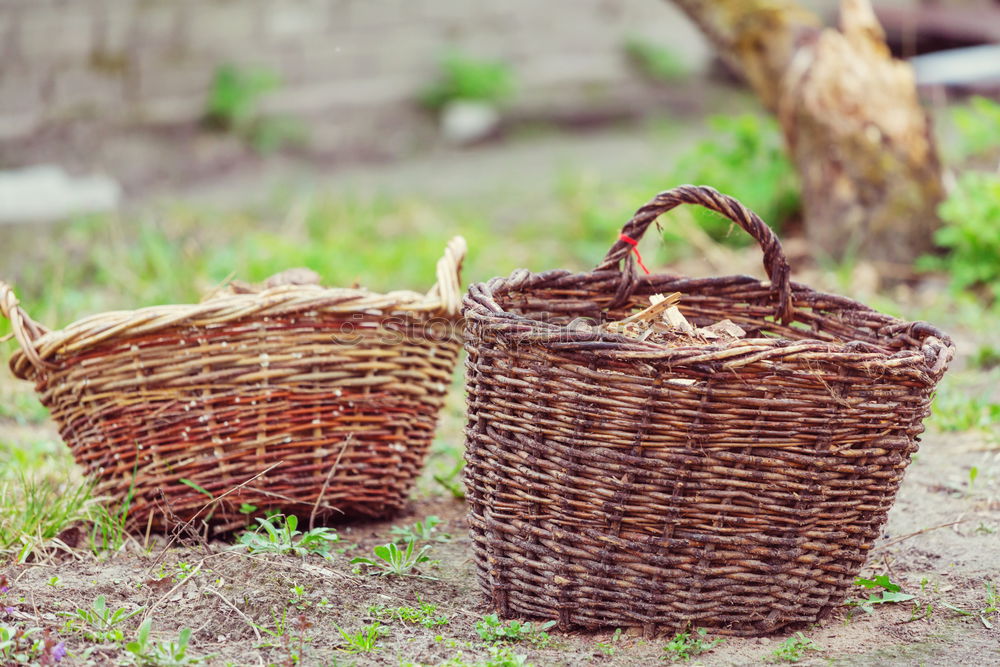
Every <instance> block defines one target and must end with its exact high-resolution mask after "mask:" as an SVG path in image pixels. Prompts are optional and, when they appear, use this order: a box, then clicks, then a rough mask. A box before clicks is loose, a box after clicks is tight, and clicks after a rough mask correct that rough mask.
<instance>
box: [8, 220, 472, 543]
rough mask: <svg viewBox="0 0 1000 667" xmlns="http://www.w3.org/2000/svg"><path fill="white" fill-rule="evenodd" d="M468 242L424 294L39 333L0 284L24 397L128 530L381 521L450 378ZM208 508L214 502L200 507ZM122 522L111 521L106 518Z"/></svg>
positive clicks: (244, 298) (303, 294) (298, 294)
mask: <svg viewBox="0 0 1000 667" xmlns="http://www.w3.org/2000/svg"><path fill="white" fill-rule="evenodd" d="M464 254H465V241H464V240H463V239H462V238H461V237H456V238H455V239H453V240H452V241H451V242H450V243H449V244H448V247H447V249H446V251H445V253H444V257H442V259H441V260H440V261H439V262H438V265H437V284H436V285H435V286H434V287H433V288H432V289H431V290H430V292H429V293H427V294H418V293H416V292H409V291H398V292H390V293H388V294H376V293H373V292H369V291H367V290H364V289H344V288H324V287H320V286H319V285H281V286H276V287H272V288H267V289H263V290H262V291H259V292H254V293H247V294H233V293H226V292H224V293H221V294H219V295H217V296H215V297H213V298H211V299H209V300H207V301H205V302H203V303H200V304H192V305H167V306H155V307H150V308H143V309H141V310H135V311H122V312H109V313H104V314H100V315H95V316H92V317H88V318H86V319H83V320H80V321H78V322H75V323H73V324H70V325H69V326H67V327H66V328H65V329H62V330H60V331H49V330H48V329H46V328H45V327H43V326H41V325H39V324H38V323H36V322H34V321H33V320H32V319H31V318H30V317H28V315H27V314H25V312H24V311H23V310H22V309H21V307H20V305H19V303H18V300H17V298H16V297H15V296H14V292H13V290H12V289H11V287H10V286H9V285H7V284H5V283H2V282H0V310H2V313H3V315H4V316H5V317H7V318H9V319H10V321H11V325H12V330H13V335H14V337H15V338H16V339H17V341H18V343H19V344H20V349H19V350H17V351H16V352H15V353H14V354H13V356H12V357H11V360H10V367H11V369H12V370H13V372H14V374H15V375H16V376H17V377H19V378H23V379H25V380H30V381H32V382H34V383H35V387H36V390H37V392H38V394H39V396H40V398H41V401H42V403H44V404H45V406H46V407H48V408H49V410H50V411H51V413H52V417H53V419H54V420H55V422H56V424H57V425H58V427H59V431H60V433H61V435H62V437H63V439H64V440H65V441H66V443H67V444H68V445H69V447H70V448H71V450H72V452H73V455H74V457H75V458H76V460H77V462H79V464H80V465H82V466H83V467H84V468H85V470H86V471H87V472H88V473H89V474H91V475H93V476H94V477H95V478H96V480H97V487H96V493H98V494H100V495H103V496H109V497H110V498H111V499H113V500H114V502H115V503H116V504H120V503H123V502H124V501H125V500H126V498H127V497H128V494H130V493H131V494H132V497H131V500H130V502H129V504H130V507H129V511H128V524H129V525H130V526H131V527H133V528H140V529H141V528H145V527H147V526H150V527H153V528H157V529H162V528H165V527H168V526H171V525H175V524H177V523H178V522H184V521H189V520H191V519H193V518H195V517H198V519H199V520H208V521H209V522H210V524H211V525H212V526H213V528H214V529H215V530H216V531H224V530H227V529H232V528H235V527H238V526H242V525H244V524H245V523H246V521H247V517H246V516H245V515H244V514H242V513H241V512H240V508H241V505H243V504H244V503H246V504H249V505H253V506H255V507H256V508H257V509H258V510H259V511H263V510H266V509H278V508H280V509H281V510H282V511H285V512H288V513H296V514H299V515H300V516H303V515H305V516H309V517H310V518H316V517H321V518H327V517H331V516H338V515H373V516H378V515H386V514H390V513H392V512H393V511H395V510H397V509H399V508H400V507H401V506H402V505H403V503H404V501H405V500H406V497H407V494H408V493H409V491H410V489H411V487H412V485H413V482H414V480H415V478H416V476H417V475H418V473H419V471H420V469H421V466H422V464H423V460H424V457H425V454H426V452H427V449H428V445H429V444H430V442H431V439H432V437H433V434H434V430H435V425H436V420H437V415H438V412H439V409H440V408H441V405H442V403H443V400H444V396H445V394H446V391H447V389H448V387H449V384H450V382H451V379H452V373H453V369H454V365H455V360H456V356H457V354H458V350H459V348H460V335H459V334H457V333H455V331H454V330H455V326H454V324H455V321H456V319H457V317H458V312H459V308H460V300H461V289H460V282H461V279H460V271H461V264H462V259H463V257H464ZM208 496H211V498H209V497H208ZM119 506H120V505H119Z"/></svg>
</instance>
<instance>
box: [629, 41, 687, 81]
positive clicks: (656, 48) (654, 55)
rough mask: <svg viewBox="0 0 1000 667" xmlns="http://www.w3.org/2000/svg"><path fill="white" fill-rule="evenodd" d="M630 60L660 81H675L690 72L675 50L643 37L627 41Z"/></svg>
mask: <svg viewBox="0 0 1000 667" xmlns="http://www.w3.org/2000/svg"><path fill="white" fill-rule="evenodd" d="M625 55H626V56H627V57H628V60H629V62H630V63H631V64H632V65H633V66H634V67H635V68H636V69H637V70H638V71H639V73H640V74H642V75H643V76H644V77H646V78H647V79H650V80H652V81H655V82H659V83H675V82H676V81H678V80H680V79H683V78H685V77H686V76H687V74H688V67H687V66H686V65H685V64H684V60H683V59H682V58H681V57H680V56H678V55H677V53H675V52H674V51H673V50H671V49H669V48H667V47H666V46H662V45H660V44H657V43H654V42H651V41H649V40H646V39H643V38H641V37H630V38H629V39H628V40H627V41H626V42H625Z"/></svg>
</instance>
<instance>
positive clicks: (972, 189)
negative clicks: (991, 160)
mask: <svg viewBox="0 0 1000 667" xmlns="http://www.w3.org/2000/svg"><path fill="white" fill-rule="evenodd" d="M938 214H939V215H940V217H941V220H942V222H943V226H942V227H941V228H940V229H939V230H938V231H937V232H936V233H935V235H934V240H935V241H936V243H937V244H938V245H939V246H941V247H942V248H945V249H946V250H947V254H946V255H944V256H941V257H923V258H921V260H920V261H919V263H918V266H919V267H920V268H923V269H931V270H942V271H946V272H947V273H948V276H949V277H950V280H951V285H952V287H953V288H954V289H956V290H977V291H981V292H982V291H985V292H986V293H987V294H988V295H989V297H990V298H991V299H992V300H993V301H998V300H1000V174H991V173H985V172H979V171H967V172H965V173H963V174H961V175H960V176H959V178H958V183H957V184H956V186H955V188H954V189H953V190H952V192H951V193H950V194H949V195H948V198H947V199H946V200H945V201H944V202H943V203H942V204H941V206H940V208H939V209H938Z"/></svg>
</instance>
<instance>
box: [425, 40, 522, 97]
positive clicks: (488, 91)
mask: <svg viewBox="0 0 1000 667" xmlns="http://www.w3.org/2000/svg"><path fill="white" fill-rule="evenodd" d="M513 92H514V75H513V72H512V71H511V69H510V66H509V65H507V64H506V63H502V62H495V61H487V60H477V59H475V58H470V57H469V56H467V55H465V54H462V53H459V52H457V51H452V52H451V53H449V54H447V55H446V56H445V57H444V58H443V59H442V60H441V75H440V76H439V78H438V80H437V81H436V82H435V83H434V84H433V85H432V86H430V87H429V88H427V90H425V91H424V92H423V93H422V94H421V95H420V102H421V103H422V104H423V105H424V106H425V107H427V108H428V109H431V110H438V109H440V108H442V107H444V106H445V105H447V104H448V103H449V102H453V101H456V100H469V101H478V102H488V103H490V104H494V105H496V104H500V103H502V102H505V101H506V100H508V99H509V98H510V97H511V95H512V94H513Z"/></svg>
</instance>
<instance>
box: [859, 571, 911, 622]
mask: <svg viewBox="0 0 1000 667" xmlns="http://www.w3.org/2000/svg"><path fill="white" fill-rule="evenodd" d="M854 584H855V585H856V586H861V587H862V588H866V589H872V588H881V589H882V591H881V593H879V594H875V593H872V594H871V595H869V596H868V598H867V599H864V600H848V601H847V602H846V603H845V604H847V605H851V606H856V607H860V608H861V610H862V611H864V612H865V613H867V614H872V613H874V612H875V610H874V609H873V608H872V605H876V604H891V603H896V602H909V601H910V600H912V599H914V598H915V597H916V596H915V595H910V594H909V593H903V592H902V590H903V589H902V588H901V587H900V586H899V585H898V584H894V583H892V582H891V581H890V580H889V576H888V575H886V574H880V575H878V576H876V577H875V578H874V579H864V578H861V577H858V578H857V579H855V580H854Z"/></svg>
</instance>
